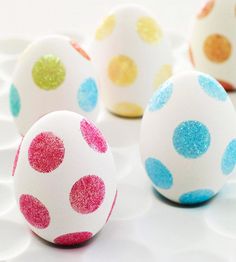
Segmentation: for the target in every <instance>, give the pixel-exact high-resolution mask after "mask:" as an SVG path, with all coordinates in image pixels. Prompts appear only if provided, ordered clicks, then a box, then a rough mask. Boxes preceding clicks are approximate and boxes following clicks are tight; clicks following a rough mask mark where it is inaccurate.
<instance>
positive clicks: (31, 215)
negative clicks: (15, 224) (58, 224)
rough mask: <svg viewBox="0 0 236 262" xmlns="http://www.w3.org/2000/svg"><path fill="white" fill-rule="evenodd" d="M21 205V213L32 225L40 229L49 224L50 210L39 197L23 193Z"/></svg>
mask: <svg viewBox="0 0 236 262" xmlns="http://www.w3.org/2000/svg"><path fill="white" fill-rule="evenodd" d="M19 205H20V211H21V213H22V214H23V216H24V217H25V219H26V220H27V221H28V222H29V223H30V224H31V225H32V226H34V227H36V228H40V229H43V228H47V227H48V226H49V223H50V215H49V212H48V210H47V208H46V207H45V205H44V204H43V203H41V202H40V201H39V200H38V199H37V198H35V197H33V196H31V195H21V196H20V200H19Z"/></svg>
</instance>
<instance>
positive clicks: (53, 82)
mask: <svg viewBox="0 0 236 262" xmlns="http://www.w3.org/2000/svg"><path fill="white" fill-rule="evenodd" d="M32 76H33V80H34V82H35V84H36V85H37V86H38V87H39V88H41V89H44V90H53V89H56V88H58V87H59V86H60V85H61V84H62V83H63V82H64V80H65V76H66V70H65V67H64V65H63V63H62V62H61V60H60V58H58V57H57V56H54V55H44V56H42V57H41V58H39V60H37V61H36V63H35V64H34V66H33V69H32Z"/></svg>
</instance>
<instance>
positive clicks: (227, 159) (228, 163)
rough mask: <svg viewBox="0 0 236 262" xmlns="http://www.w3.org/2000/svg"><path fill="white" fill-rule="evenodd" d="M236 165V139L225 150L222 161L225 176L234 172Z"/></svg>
mask: <svg viewBox="0 0 236 262" xmlns="http://www.w3.org/2000/svg"><path fill="white" fill-rule="evenodd" d="M235 165H236V139H233V140H231V141H230V143H229V144H228V146H227V147H226V149H225V152H224V155H223V157H222V160H221V170H222V172H223V174H224V175H229V174H230V173H232V172H233V170H234V167H235Z"/></svg>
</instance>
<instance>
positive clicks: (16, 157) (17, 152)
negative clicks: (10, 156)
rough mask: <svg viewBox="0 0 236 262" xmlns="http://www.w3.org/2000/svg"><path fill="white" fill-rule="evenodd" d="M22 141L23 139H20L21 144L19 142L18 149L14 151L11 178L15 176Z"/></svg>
mask: <svg viewBox="0 0 236 262" xmlns="http://www.w3.org/2000/svg"><path fill="white" fill-rule="evenodd" d="M22 141H23V138H22V139H21V142H20V144H19V146H18V149H17V151H16V156H15V160H14V163H13V169H12V176H14V175H15V171H16V166H17V163H18V158H19V154H20V147H21V144H22Z"/></svg>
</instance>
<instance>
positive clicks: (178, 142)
mask: <svg viewBox="0 0 236 262" xmlns="http://www.w3.org/2000/svg"><path fill="white" fill-rule="evenodd" d="M210 141H211V137H210V133H209V131H208V128H207V127H206V126H205V125H204V124H202V123H201V122H199V121H193V120H190V121H185V122H182V123H181V124H179V125H178V126H177V127H176V129H175V131H174V135H173V145H174V148H175V150H176V151H177V152H178V153H179V154H180V155H182V156H184V157H186V158H197V157H200V156H201V155H203V154H204V153H206V151H207V150H208V148H209V146H210Z"/></svg>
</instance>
